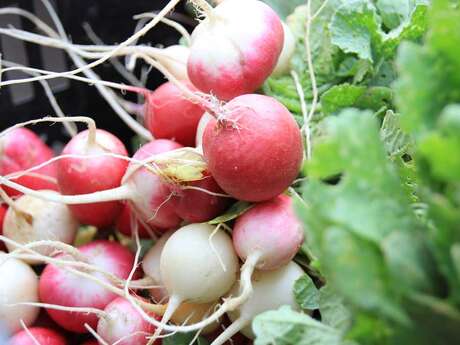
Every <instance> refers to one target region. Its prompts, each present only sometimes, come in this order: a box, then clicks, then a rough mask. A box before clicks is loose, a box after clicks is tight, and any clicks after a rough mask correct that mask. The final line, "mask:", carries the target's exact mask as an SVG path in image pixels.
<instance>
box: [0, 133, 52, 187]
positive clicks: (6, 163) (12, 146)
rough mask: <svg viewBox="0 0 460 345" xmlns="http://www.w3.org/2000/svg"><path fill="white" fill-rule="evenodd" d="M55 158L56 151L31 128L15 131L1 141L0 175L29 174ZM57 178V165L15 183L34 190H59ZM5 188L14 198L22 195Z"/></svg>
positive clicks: (44, 168) (40, 170) (22, 177)
mask: <svg viewBox="0 0 460 345" xmlns="http://www.w3.org/2000/svg"><path fill="white" fill-rule="evenodd" d="M53 156H54V154H53V151H52V150H51V149H50V148H49V147H48V146H47V145H46V144H45V143H44V142H43V141H42V140H41V139H40V138H39V137H38V136H37V135H36V134H35V133H34V132H32V131H31V130H29V129H27V128H15V129H13V130H12V131H10V132H8V133H7V134H5V135H4V136H2V137H1V138H0V175H2V176H5V175H8V174H11V173H15V172H19V171H22V170H26V169H28V168H31V167H33V166H35V165H38V164H40V163H43V162H46V161H47V160H49V159H51V158H53ZM55 178H56V168H55V165H54V164H50V165H47V166H44V167H43V168H41V169H38V170H35V171H34V173H30V174H27V175H24V176H21V177H19V178H16V179H13V181H16V182H17V183H19V184H21V185H23V186H26V187H28V188H31V189H34V190H37V189H53V190H57V185H56V180H55ZM2 188H4V189H5V191H6V192H7V193H8V195H10V196H16V195H20V194H21V193H18V191H17V190H14V189H11V188H8V187H2Z"/></svg>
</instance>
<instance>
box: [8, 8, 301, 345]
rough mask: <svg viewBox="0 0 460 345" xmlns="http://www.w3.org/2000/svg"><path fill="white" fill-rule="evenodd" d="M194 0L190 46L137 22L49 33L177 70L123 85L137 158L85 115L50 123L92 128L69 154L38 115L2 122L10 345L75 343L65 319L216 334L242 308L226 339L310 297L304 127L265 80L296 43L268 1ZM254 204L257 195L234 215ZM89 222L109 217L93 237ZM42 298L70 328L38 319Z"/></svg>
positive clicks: (111, 336)
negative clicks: (304, 280)
mask: <svg viewBox="0 0 460 345" xmlns="http://www.w3.org/2000/svg"><path fill="white" fill-rule="evenodd" d="M196 4H197V5H198V6H201V11H202V14H203V15H204V19H203V20H201V21H200V23H199V24H198V26H197V27H196V28H195V30H194V31H193V33H192V35H191V40H190V47H183V46H179V45H177V46H171V47H168V48H166V49H159V48H152V47H147V46H138V45H136V44H135V41H136V40H137V38H139V37H140V36H141V34H139V36H136V35H137V34H134V35H133V36H132V38H131V39H132V40H131V41H130V42H128V43H126V42H125V43H122V44H121V45H120V46H118V50H117V51H116V53H115V52H113V49H112V50H109V49H108V47H105V46H88V47H86V46H84V45H73V44H71V43H70V42H69V41H68V40H67V38H66V36H65V35H64V34H63V30H62V29H60V28H59V25H57V26H58V30H57V31H56V32H54V31H53V29H51V28H50V30H45V31H47V32H48V35H49V37H48V40H45V39H43V40H41V42H42V43H43V44H46V43H47V44H49V45H52V46H54V47H56V48H62V49H65V50H66V51H67V52H68V53H69V56H70V57H71V58H72V59H73V61H74V62H75V61H77V62H78V61H80V60H79V58H76V56H77V57H78V56H81V58H87V59H101V56H102V55H100V54H103V55H104V54H107V53H108V52H112V53H113V54H115V55H117V56H122V55H130V54H132V55H133V56H135V57H136V58H138V59H143V60H144V61H146V62H148V63H150V64H151V65H152V66H153V67H156V68H158V69H159V70H160V71H161V72H163V73H164V74H165V76H166V77H167V78H168V79H169V81H167V82H165V83H164V84H162V85H160V86H159V87H158V88H157V89H156V90H153V91H150V90H147V89H146V88H144V87H140V86H132V87H131V86H126V87H125V88H124V89H123V90H127V91H132V92H136V93H138V94H140V95H141V96H143V97H144V104H143V105H142V106H138V105H133V104H129V102H127V103H125V104H124V106H125V108H126V109H128V108H130V109H136V112H137V114H138V115H141V117H142V118H143V122H144V125H145V127H146V128H143V130H145V131H143V133H144V135H143V136H144V138H145V137H147V138H149V140H147V141H146V142H145V144H143V145H142V146H140V147H135V148H134V150H133V151H135V152H134V153H133V154H132V155H130V154H129V152H128V151H129V150H128V149H127V147H125V144H124V143H123V142H122V141H121V140H120V139H119V138H117V137H116V136H115V135H113V134H112V133H109V132H107V131H105V130H103V129H98V128H96V125H95V123H94V121H93V120H92V119H90V118H86V117H78V119H76V118H73V119H72V118H66V117H64V118H59V120H58V118H45V119H42V120H37V122H40V121H41V122H64V123H66V122H73V121H82V122H85V123H86V124H87V125H88V129H87V130H84V131H81V132H79V133H77V134H75V135H72V138H71V139H70V140H69V142H68V143H67V144H66V145H64V148H63V150H62V151H61V152H56V153H53V152H52V151H51V149H50V148H49V147H48V146H47V145H46V144H45V143H44V142H43V141H42V140H41V139H40V138H39V137H38V136H37V135H35V134H34V133H33V132H31V131H30V130H28V129H25V128H23V127H24V125H25V124H18V125H17V126H16V127H15V128H14V129H12V130H8V131H6V132H4V133H0V144H1V148H2V150H1V151H0V184H1V189H0V196H1V197H2V199H3V202H4V203H3V204H2V205H1V208H0V245H3V244H4V248H3V249H5V252H0V276H7V275H11V276H12V277H14V279H11V281H7V282H5V283H3V282H1V283H0V320H1V321H3V322H4V323H6V329H7V332H8V333H9V334H10V335H11V337H10V339H9V340H8V341H9V343H8V344H10V345H25V344H35V343H36V342H39V343H40V342H43V343H46V344H51V345H62V344H66V339H65V338H63V336H62V334H63V333H64V332H71V333H79V334H86V333H91V334H92V335H93V336H95V338H96V340H98V341H99V342H100V343H108V344H112V343H117V344H121V345H144V344H160V343H161V340H160V337H164V336H168V335H169V333H172V332H191V331H197V330H199V331H200V332H203V333H204V334H209V333H212V332H218V330H219V329H220V328H221V323H222V321H223V319H224V318H225V317H228V318H229V319H230V320H231V322H232V323H231V324H230V325H229V326H228V327H227V328H226V330H225V331H224V332H222V333H221V334H219V335H218V336H217V337H215V339H214V340H213V345H219V344H223V343H225V342H226V341H227V340H228V339H230V338H231V337H232V336H233V335H235V334H236V333H238V332H241V333H242V334H244V335H245V336H246V337H249V338H252V337H253V334H252V331H251V328H250V324H251V321H252V320H253V318H254V317H255V316H256V315H258V314H259V313H261V312H264V311H266V310H270V309H274V308H277V307H279V306H281V305H284V304H288V305H291V306H292V307H293V308H297V306H296V304H295V300H294V297H293V286H294V283H295V281H296V280H297V279H298V278H299V277H300V276H302V275H303V274H304V272H303V270H302V269H301V268H300V267H299V266H298V265H297V264H296V263H294V261H293V258H294V256H295V255H296V253H297V252H298V250H299V248H300V246H301V244H302V243H303V241H304V229H303V227H302V224H301V223H300V222H299V220H298V219H297V218H296V215H295V214H294V211H293V202H292V199H291V197H290V196H289V195H288V189H289V188H290V186H291V185H292V183H293V182H294V180H295V178H296V177H297V175H298V173H299V170H300V166H301V164H302V159H303V149H304V148H303V143H302V138H301V132H300V129H299V127H298V125H297V123H296V121H295V120H294V118H293V116H292V114H290V112H289V111H288V110H287V109H286V108H285V107H284V106H283V105H282V104H281V103H279V102H278V101H277V100H275V99H274V98H271V97H268V96H264V95H261V94H258V93H255V92H256V91H257V90H258V89H259V87H260V86H261V85H262V84H263V83H264V81H265V80H266V79H267V78H268V77H269V76H270V75H272V74H274V75H279V74H282V73H286V72H287V71H288V70H289V58H290V55H291V54H292V51H293V47H294V45H295V41H294V39H293V37H292V34H291V33H290V31H289V29H288V28H287V26H285V24H283V23H282V22H281V21H280V19H279V17H278V16H277V14H276V13H275V12H274V11H273V10H272V9H271V8H270V7H269V6H268V5H266V4H265V3H263V2H261V1H258V0H226V1H223V2H222V3H221V4H219V5H218V6H216V7H214V8H213V7H211V6H209V5H204V3H203V2H201V1H196ZM168 6H172V5H168ZM167 9H168V8H167ZM165 11H166V10H165ZM166 12H167V11H166ZM162 15H164V14H162ZM53 17H54V16H53ZM27 18H28V19H30V18H33V16H32V15H29V16H27ZM55 20H56V19H55ZM156 20H157V17H154V19H152V22H150V23H154V22H155V21H156ZM56 24H58V23H56ZM148 25H150V24H147V26H148ZM153 25H154V24H152V26H153ZM142 30H143V29H141V30H140V32H142ZM102 59H103V57H102ZM134 60H135V59H134ZM134 60H129V59H128V62H129V61H131V63H132V62H133V61H134ZM77 62H76V63H77ZM77 65H79V63H77ZM92 73H93V72H92V70H89V72H88V71H87V72H85V74H86V75H87V76H91V75H93V74H92ZM69 75H71V74H69ZM69 75H68V76H69ZM93 76H94V75H93ZM80 79H84V78H80ZM90 79H91V78H90ZM91 80H92V81H93V82H94V83H95V84H96V85H98V87H99V89H101V88H102V89H103V88H107V87H114V88H117V85H116V84H115V83H112V84H110V83H107V82H102V81H101V80H100V79H98V78H93V79H91ZM91 80H90V81H89V82H91ZM87 81H88V80H87ZM0 83H1V82H0ZM118 88H121V87H119V86H118ZM105 90H107V89H105ZM103 94H104V95H106V96H107V95H109V96H107V97H109V98H110V95H111V93H110V92H108V93H107V92H103ZM112 101H113V100H112ZM118 101H119V100H118ZM118 101H115V103H113V102H111V105H113V104H115V108H117V104H118V106H121V105H120V104H121V103H120V104H119V103H116V102H118ZM117 109H118V108H117ZM129 121H135V120H134V119H133V118H130V120H128V122H129ZM137 126H140V125H139V124H137ZM134 127H136V126H134ZM146 132H147V134H148V135H145V133H146ZM149 133H150V134H149ZM153 138H154V139H153ZM241 201H245V202H248V203H252V204H250V208H249V209H247V210H246V211H245V212H243V213H242V214H239V215H238V216H237V217H228V215H226V210H227V209H228V208H230V207H231V206H232V205H233V204H235V203H236V202H241ZM223 215H225V216H224V217H221V218H219V219H216V218H217V217H219V216H223ZM82 226H84V228H81V227H82ZM87 226H91V227H95V228H96V230H95V231H93V234H92V235H91V236H92V237H90V238H87V237H85V236H86V235H84V233H85V231H87V230H88V228H87ZM79 228H80V230H79ZM82 234H83V235H82ZM140 239H145V240H147V241H142V243H141V240H140ZM150 240H153V243H152V241H150ZM146 243H148V245H149V246H150V247H149V248H147V249H148V250H147V251H146V252H145V253H143V252H142V250H141V249H142V248H141V245H144V246H145V244H146ZM0 249H1V248H0ZM6 251H8V253H7V252H6ZM32 266H33V268H32ZM37 273H39V274H37ZM40 310H44V311H46V313H47V315H49V317H50V318H51V319H52V323H53V324H54V327H55V328H56V330H55V329H54V328H53V329H51V328H47V327H41V326H40V325H37V323H36V318H37V315H38V313H39V311H40ZM225 315H227V316H225ZM4 320H6V321H4ZM31 341H32V342H31ZM88 344H90V343H88Z"/></svg>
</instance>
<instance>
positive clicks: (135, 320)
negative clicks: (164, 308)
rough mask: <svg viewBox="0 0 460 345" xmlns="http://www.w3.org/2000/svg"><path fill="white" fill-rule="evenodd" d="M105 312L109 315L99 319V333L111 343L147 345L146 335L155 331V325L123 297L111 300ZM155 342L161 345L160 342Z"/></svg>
mask: <svg viewBox="0 0 460 345" xmlns="http://www.w3.org/2000/svg"><path fill="white" fill-rule="evenodd" d="M104 312H105V313H106V314H107V316H105V317H101V318H100V319H99V322H98V324H97V334H98V335H100V336H101V337H102V339H104V340H105V341H107V342H108V343H109V344H113V343H115V342H116V343H117V344H118V345H145V344H147V342H148V339H146V336H148V335H151V334H152V333H153V332H154V331H155V326H153V325H152V324H150V323H148V322H147V321H145V320H144V319H143V318H142V316H141V315H140V314H139V313H138V311H137V310H136V309H135V308H134V307H133V306H132V304H131V303H130V302H129V301H128V300H126V299H124V298H122V297H119V298H116V299H114V300H113V301H112V302H110V303H109V304H108V305H107V306H106V307H105V309H104ZM153 316H154V315H153ZM121 339H123V340H121ZM154 344H156V345H159V342H158V341H157V342H155V343H154Z"/></svg>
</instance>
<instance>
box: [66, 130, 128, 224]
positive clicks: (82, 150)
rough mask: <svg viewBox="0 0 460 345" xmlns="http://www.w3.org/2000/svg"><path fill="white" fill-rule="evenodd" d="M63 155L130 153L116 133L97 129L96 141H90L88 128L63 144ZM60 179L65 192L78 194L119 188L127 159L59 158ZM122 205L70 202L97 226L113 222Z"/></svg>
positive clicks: (86, 220) (78, 214) (82, 219)
mask: <svg viewBox="0 0 460 345" xmlns="http://www.w3.org/2000/svg"><path fill="white" fill-rule="evenodd" d="M62 153H63V154H75V155H97V154H101V153H114V154H118V155H121V156H127V151H126V148H125V146H124V145H123V143H122V142H121V141H120V140H119V139H118V138H117V137H115V136H114V135H113V134H111V133H109V132H107V131H105V130H102V129H97V130H96V139H95V142H93V143H90V142H89V141H88V131H87V130H86V131H83V132H80V133H78V134H77V135H76V136H75V137H74V138H72V140H70V141H69V143H68V144H67V145H66V146H65V147H64V150H63V152H62ZM58 162H59V163H58V181H59V188H60V190H61V192H62V194H65V195H76V194H87V193H91V192H98V191H102V190H106V189H111V188H115V187H119V186H120V184H121V179H122V177H123V175H124V174H125V171H126V168H127V166H128V162H127V161H126V160H124V159H120V158H115V157H109V156H99V157H83V158H64V159H61V160H59V161H58ZM122 208H123V205H122V204H121V203H120V202H118V201H110V202H103V203H92V204H83V205H71V206H70V209H71V210H72V212H73V214H74V215H75V217H77V219H78V220H79V221H80V222H81V223H83V224H90V225H94V226H97V227H105V226H108V225H111V224H112V223H113V222H114V220H115V218H116V217H117V216H118V215H119V214H120V212H121V210H122Z"/></svg>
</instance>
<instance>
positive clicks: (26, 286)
mask: <svg viewBox="0 0 460 345" xmlns="http://www.w3.org/2000/svg"><path fill="white" fill-rule="evenodd" d="M0 277H2V278H1V282H2V283H1V284H0V321H1V322H0V323H1V326H2V327H6V331H7V332H8V333H15V332H17V331H19V330H20V329H21V323H20V321H21V320H23V321H24V324H25V325H26V326H30V325H32V324H33V323H34V321H35V319H36V318H37V316H38V312H39V308H38V307H35V306H25V305H15V306H8V304H11V305H14V304H17V303H25V302H27V303H36V302H38V278H37V276H36V274H35V272H34V271H33V270H32V269H31V268H30V266H29V265H27V264H26V263H24V262H23V261H20V260H17V259H14V258H11V257H10V258H8V257H7V255H6V254H5V253H4V252H0Z"/></svg>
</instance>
